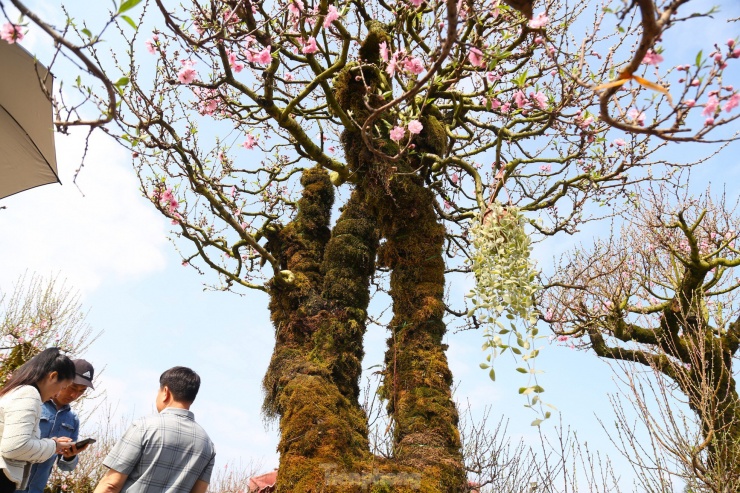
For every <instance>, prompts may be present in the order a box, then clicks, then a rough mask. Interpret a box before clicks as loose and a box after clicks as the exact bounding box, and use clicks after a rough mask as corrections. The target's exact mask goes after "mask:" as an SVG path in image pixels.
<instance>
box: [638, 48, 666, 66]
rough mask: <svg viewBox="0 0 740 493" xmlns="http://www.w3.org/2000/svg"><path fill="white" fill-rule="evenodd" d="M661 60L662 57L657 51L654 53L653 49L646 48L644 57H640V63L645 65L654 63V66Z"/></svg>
mask: <svg viewBox="0 0 740 493" xmlns="http://www.w3.org/2000/svg"><path fill="white" fill-rule="evenodd" d="M662 62H663V57H662V56H660V54H659V53H655V52H654V51H653V50H648V52H647V53H645V57H644V58H643V59H642V63H644V64H646V65H655V66H656V67H657V66H658V64H660V63H662Z"/></svg>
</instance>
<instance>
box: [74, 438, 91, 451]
mask: <svg viewBox="0 0 740 493" xmlns="http://www.w3.org/2000/svg"><path fill="white" fill-rule="evenodd" d="M95 442H96V440H95V439H94V438H85V439H84V440H80V441H79V442H77V443H75V448H77V449H80V448H82V447H84V446H85V445H89V444H91V443H95Z"/></svg>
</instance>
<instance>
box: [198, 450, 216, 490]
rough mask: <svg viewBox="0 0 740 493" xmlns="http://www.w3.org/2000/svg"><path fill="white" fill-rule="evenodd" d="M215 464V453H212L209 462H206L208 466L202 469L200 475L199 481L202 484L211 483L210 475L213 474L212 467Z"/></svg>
mask: <svg viewBox="0 0 740 493" xmlns="http://www.w3.org/2000/svg"><path fill="white" fill-rule="evenodd" d="M215 463H216V453H215V452H214V453H213V455H212V456H211V460H210V461H209V462H208V465H207V466H206V468H205V469H203V472H202V473H201V475H200V477H199V478H198V479H199V480H201V481H203V482H204V483H210V482H211V473H212V472H213V465H214V464H215Z"/></svg>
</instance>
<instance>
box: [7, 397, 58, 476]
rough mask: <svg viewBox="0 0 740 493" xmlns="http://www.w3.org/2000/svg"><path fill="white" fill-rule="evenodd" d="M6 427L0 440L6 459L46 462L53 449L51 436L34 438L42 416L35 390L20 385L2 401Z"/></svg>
mask: <svg viewBox="0 0 740 493" xmlns="http://www.w3.org/2000/svg"><path fill="white" fill-rule="evenodd" d="M4 408H5V427H4V428H3V436H2V440H0V453H1V454H2V456H3V457H5V458H7V459H15V460H22V461H26V462H33V463H39V462H45V461H46V460H48V459H49V458H50V457H51V456H53V455H54V452H55V451H56V443H54V440H52V439H50V438H42V439H39V438H36V435H35V430H36V426H38V422H39V419H40V418H41V406H39V398H38V391H37V390H36V389H35V388H33V387H31V386H30V385H29V386H23V387H19V388H18V389H17V390H14V391H13V393H12V394H9V395H8V398H7V399H6V400H5V402H4Z"/></svg>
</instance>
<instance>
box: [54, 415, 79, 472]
mask: <svg viewBox="0 0 740 493" xmlns="http://www.w3.org/2000/svg"><path fill="white" fill-rule="evenodd" d="M72 423H73V424H72V426H73V429H72V434H71V435H70V437H69V438H71V439H72V441H73V442H77V440H79V439H80V418H78V417H77V415H76V414H75V415H74V418H73V420H72ZM79 462H80V459H79V458H78V456H77V455H75V456H74V457H72V460H65V459H64V456H63V455H60V456H59V459H57V467H59V469H61V470H62V471H65V472H71V471H74V469H75V467H77V464H78V463H79Z"/></svg>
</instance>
